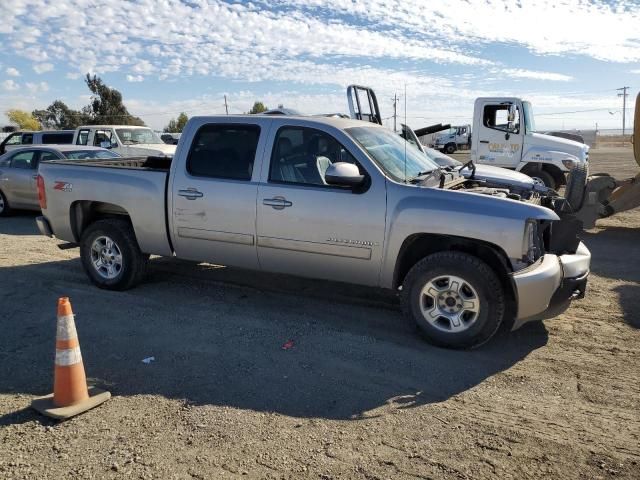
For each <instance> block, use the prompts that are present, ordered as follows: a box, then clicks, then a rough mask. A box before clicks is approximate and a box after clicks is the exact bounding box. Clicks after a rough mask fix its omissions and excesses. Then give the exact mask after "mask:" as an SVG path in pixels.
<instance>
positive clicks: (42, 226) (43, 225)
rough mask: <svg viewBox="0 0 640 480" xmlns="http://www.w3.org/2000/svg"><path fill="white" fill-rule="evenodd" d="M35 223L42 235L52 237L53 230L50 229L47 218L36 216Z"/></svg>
mask: <svg viewBox="0 0 640 480" xmlns="http://www.w3.org/2000/svg"><path fill="white" fill-rule="evenodd" d="M36 225H38V230H40V233H41V234H42V235H45V236H47V237H51V238H53V230H51V225H50V224H49V220H47V219H46V218H45V217H42V216H40V217H36Z"/></svg>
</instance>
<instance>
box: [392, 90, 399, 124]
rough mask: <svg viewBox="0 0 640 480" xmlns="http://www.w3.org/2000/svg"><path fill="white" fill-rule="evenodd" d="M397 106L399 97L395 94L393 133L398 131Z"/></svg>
mask: <svg viewBox="0 0 640 480" xmlns="http://www.w3.org/2000/svg"><path fill="white" fill-rule="evenodd" d="M397 106H398V95H396V94H395V93H394V94H393V131H394V132H397V131H398V129H397V127H396V118H397V117H398V111H397Z"/></svg>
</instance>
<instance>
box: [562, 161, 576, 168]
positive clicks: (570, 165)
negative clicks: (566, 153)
mask: <svg viewBox="0 0 640 480" xmlns="http://www.w3.org/2000/svg"><path fill="white" fill-rule="evenodd" d="M562 164H563V165H564V166H565V168H566V169H567V170H571V169H572V168H574V167H575V166H576V165H577V162H576V161H575V160H562Z"/></svg>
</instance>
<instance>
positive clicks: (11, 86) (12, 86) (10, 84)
mask: <svg viewBox="0 0 640 480" xmlns="http://www.w3.org/2000/svg"><path fill="white" fill-rule="evenodd" d="M19 88H20V85H18V84H17V83H16V82H15V81H13V80H5V81H4V82H2V89H3V90H6V91H7V92H13V91H15V90H18V89H19Z"/></svg>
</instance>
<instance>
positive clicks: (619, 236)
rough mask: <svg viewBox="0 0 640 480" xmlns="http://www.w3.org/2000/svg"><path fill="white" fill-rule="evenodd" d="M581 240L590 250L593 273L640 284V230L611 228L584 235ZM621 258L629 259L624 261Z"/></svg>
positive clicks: (584, 233)
mask: <svg viewBox="0 0 640 480" xmlns="http://www.w3.org/2000/svg"><path fill="white" fill-rule="evenodd" d="M582 239H583V241H584V242H585V244H586V245H587V247H589V250H591V255H592V259H591V271H592V272H594V273H596V274H597V275H601V276H604V277H608V278H614V279H620V280H625V281H631V282H640V270H639V269H638V268H637V266H638V259H640V228H629V227H608V228H606V229H602V230H599V231H591V232H583V233H582ZM621 258H624V259H626V260H625V261H621Z"/></svg>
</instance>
